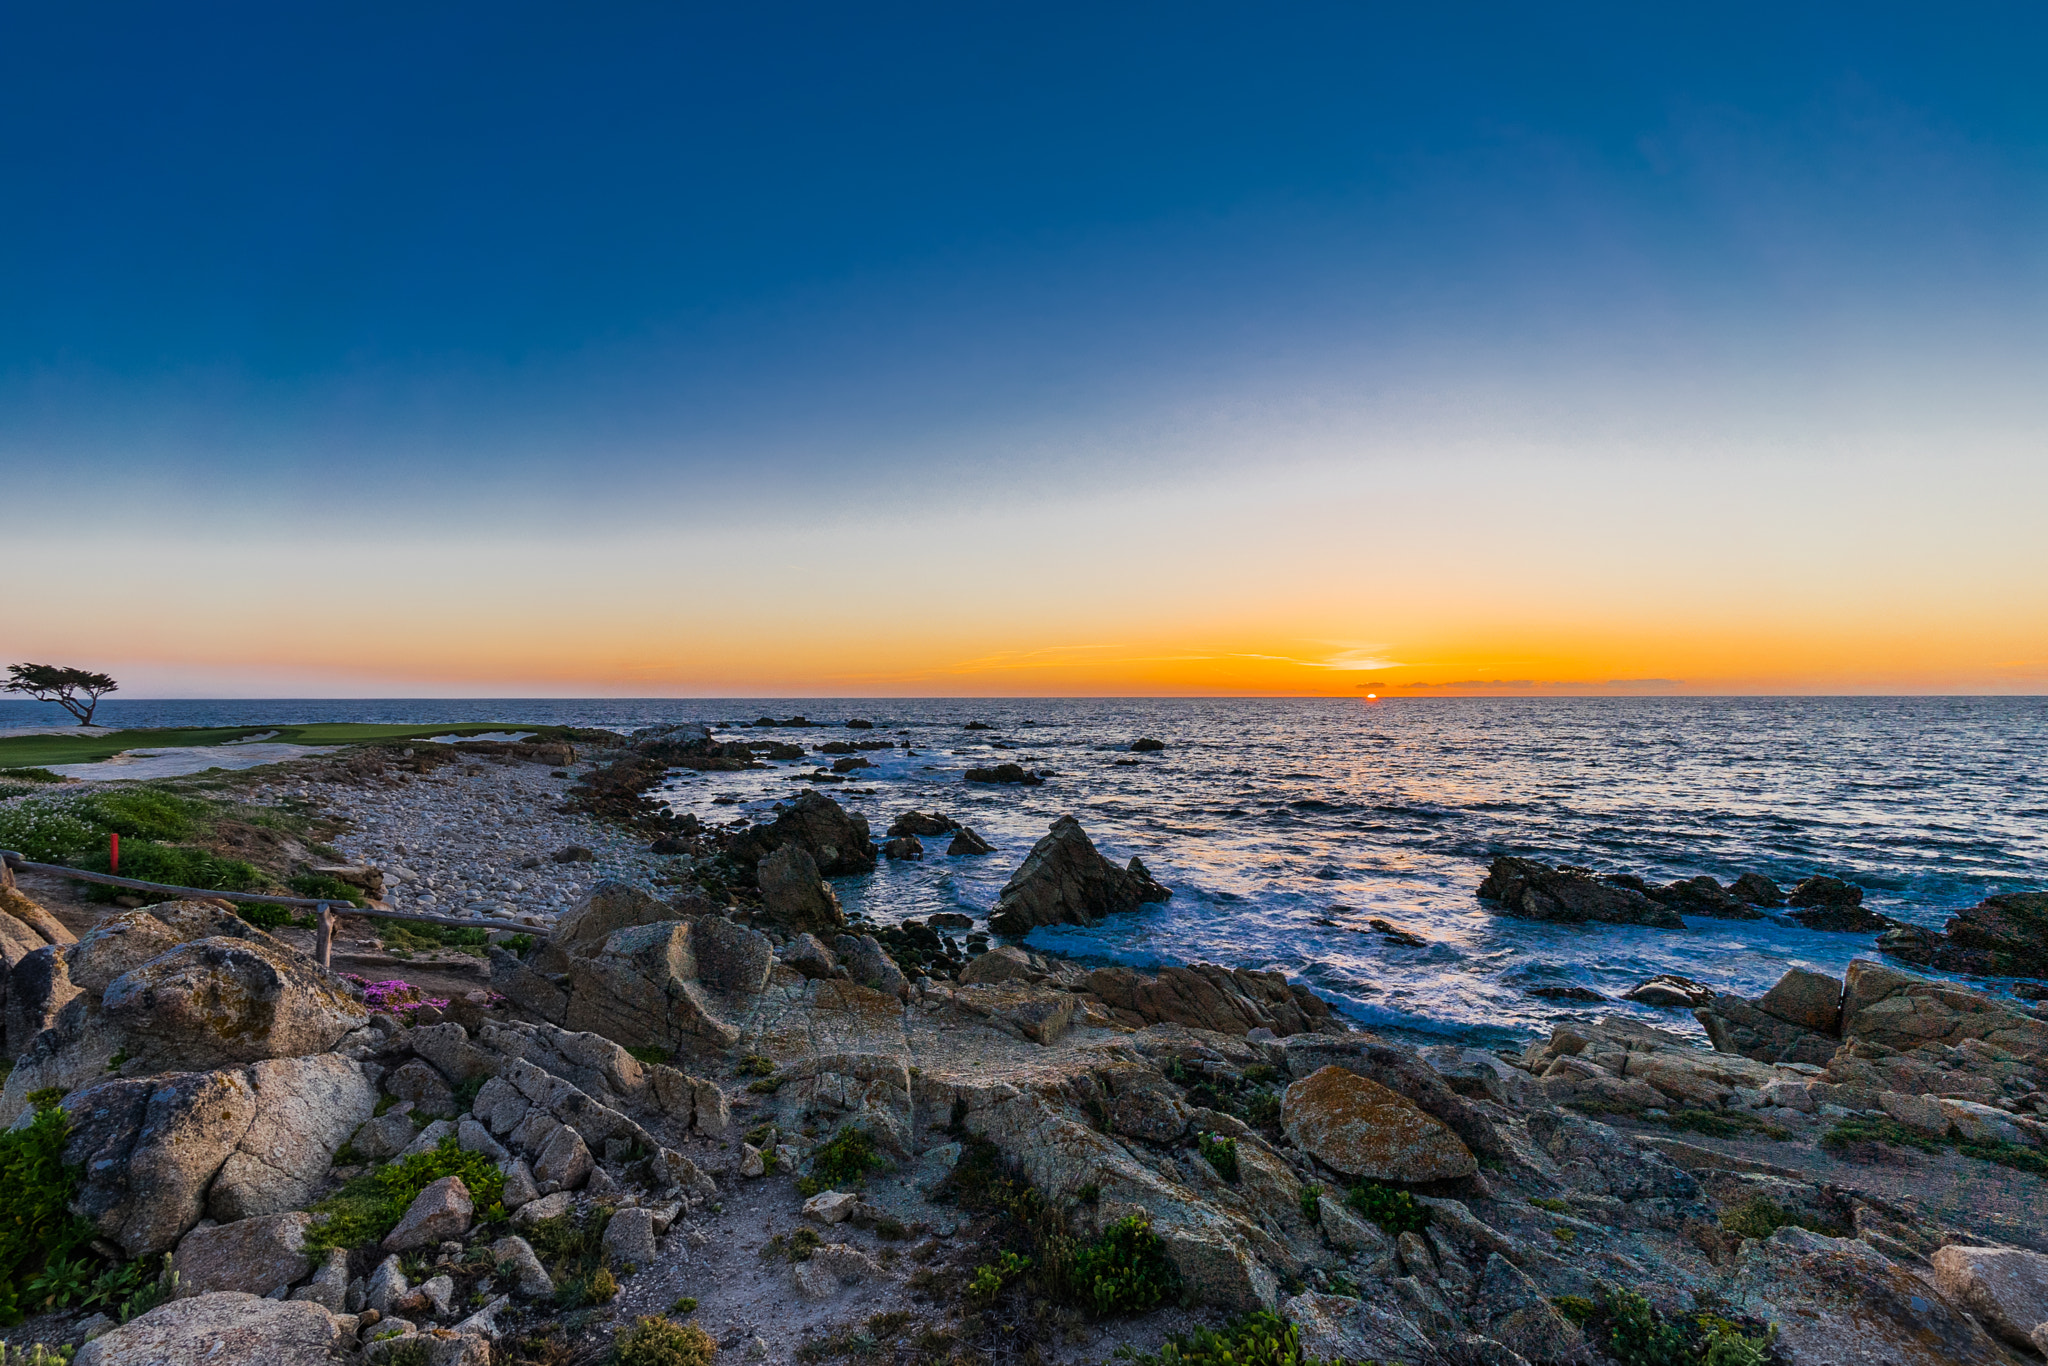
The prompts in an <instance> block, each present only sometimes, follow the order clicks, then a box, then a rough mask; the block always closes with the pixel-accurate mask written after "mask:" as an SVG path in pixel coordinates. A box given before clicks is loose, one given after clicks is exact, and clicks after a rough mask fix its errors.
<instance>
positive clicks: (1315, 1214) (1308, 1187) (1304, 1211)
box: [1301, 1181, 1323, 1224]
mask: <svg viewBox="0 0 2048 1366" xmlns="http://www.w3.org/2000/svg"><path fill="white" fill-rule="evenodd" d="M1301 1217H1302V1218H1304V1219H1306V1220H1308V1221H1309V1222H1310V1223H1311V1224H1313V1223H1315V1222H1317V1221H1318V1220H1320V1219H1321V1218H1322V1217H1323V1188H1322V1187H1321V1186H1319V1185H1317V1184H1316V1183H1315V1182H1313V1181H1307V1182H1303V1183H1302V1187H1301Z"/></svg>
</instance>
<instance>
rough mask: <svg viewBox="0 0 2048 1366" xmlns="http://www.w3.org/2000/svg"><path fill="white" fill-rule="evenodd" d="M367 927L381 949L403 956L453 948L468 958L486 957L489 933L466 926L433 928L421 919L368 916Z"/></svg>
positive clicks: (487, 954) (432, 925) (488, 946)
mask: <svg viewBox="0 0 2048 1366" xmlns="http://www.w3.org/2000/svg"><path fill="white" fill-rule="evenodd" d="M370 924H371V925H373V926H374V927H375V928H376V931H377V937H378V938H379V939H381V940H383V941H384V944H385V947H387V948H392V949H398V950H401V951H403V952H405V953H431V952H432V951H434V950H435V949H457V950H459V951H461V952H463V953H466V954H468V955H469V956H470V957H472V958H487V957H489V956H490V942H491V934H490V931H489V930H484V929H470V928H468V927H467V926H457V925H436V924H433V923H432V922H430V921H425V920H390V919H386V918H383V917H381V916H371V917H370Z"/></svg>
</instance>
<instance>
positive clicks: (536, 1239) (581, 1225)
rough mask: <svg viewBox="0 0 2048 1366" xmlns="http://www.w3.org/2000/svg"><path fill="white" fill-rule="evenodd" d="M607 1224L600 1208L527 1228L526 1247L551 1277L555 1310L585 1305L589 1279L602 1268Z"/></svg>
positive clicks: (607, 1217)
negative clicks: (553, 1285) (579, 1215)
mask: <svg viewBox="0 0 2048 1366" xmlns="http://www.w3.org/2000/svg"><path fill="white" fill-rule="evenodd" d="M610 1222H611V1211H609V1210H607V1209H605V1208H603V1207H602V1206H600V1207H598V1208H596V1209H593V1210H591V1211H589V1212H588V1213H587V1214H585V1215H583V1216H582V1217H580V1218H579V1217H577V1216H575V1215H573V1214H557V1215H555V1216H554V1217H553V1218H552V1219H540V1220H536V1221H535V1222H534V1223H533V1224H532V1225H530V1226H529V1227H528V1228H527V1230H526V1241H527V1243H528V1245H529V1246H531V1247H532V1248H533V1253H534V1255H535V1256H536V1257H538V1258H540V1259H541V1262H542V1263H543V1264H544V1265H545V1266H546V1267H547V1269H548V1274H549V1275H550V1276H552V1277H553V1278H554V1281H555V1287H556V1289H555V1303H556V1306H557V1307H558V1308H562V1309H575V1308H577V1307H579V1306H581V1305H583V1304H584V1303H586V1302H588V1300H589V1291H590V1289H591V1286H590V1283H589V1282H590V1278H591V1277H592V1276H593V1275H594V1274H595V1273H596V1272H597V1271H598V1270H599V1269H600V1268H601V1267H602V1266H603V1265H604V1229H605V1225H606V1224H609V1223H610Z"/></svg>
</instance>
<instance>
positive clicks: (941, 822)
mask: <svg viewBox="0 0 2048 1366" xmlns="http://www.w3.org/2000/svg"><path fill="white" fill-rule="evenodd" d="M959 828H960V822H958V821H956V820H954V819H953V818H952V817H950V816H941V815H937V814H933V815H929V816H928V815H926V814H925V813H924V812H922V811H906V812H904V813H903V814H902V815H900V816H898V817H897V818H896V819H895V820H893V821H891V822H890V823H889V832H888V833H889V838H891V839H894V838H896V837H897V836H898V835H923V836H926V837H927V838H929V837H930V836H933V835H950V834H951V833H953V832H954V831H955V830H958V829H959Z"/></svg>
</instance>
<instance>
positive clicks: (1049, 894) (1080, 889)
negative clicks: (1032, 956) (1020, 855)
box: [988, 816, 1173, 935]
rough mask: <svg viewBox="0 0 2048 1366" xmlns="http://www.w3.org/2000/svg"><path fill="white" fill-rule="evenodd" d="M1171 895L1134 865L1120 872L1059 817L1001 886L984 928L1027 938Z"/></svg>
mask: <svg viewBox="0 0 2048 1366" xmlns="http://www.w3.org/2000/svg"><path fill="white" fill-rule="evenodd" d="M1172 895H1173V893H1172V892H1170V891H1168V890H1167V889H1166V888H1165V887H1162V886H1160V885H1159V884H1158V883H1157V882H1155V881H1153V879H1152V875H1151V874H1150V873H1148V872H1147V871H1146V870H1145V865H1144V864H1143V863H1141V862H1139V861H1138V860H1137V859H1135V858H1133V859H1132V860H1131V861H1130V864H1129V865H1128V866H1127V867H1124V868H1119V867H1117V866H1116V865H1115V864H1114V863H1111V862H1110V861H1109V860H1108V859H1106V858H1104V857H1103V856H1102V855H1101V854H1099V853H1097V852H1096V849H1095V845H1094V842H1093V841H1091V840H1090V839H1089V838H1088V832H1087V831H1085V830H1083V829H1082V828H1081V822H1079V821H1077V820H1075V819H1074V818H1073V817H1072V816H1062V817H1060V818H1059V819H1058V820H1056V821H1054V822H1053V824H1052V830H1051V833H1049V834H1047V835H1046V836H1045V837H1044V838H1042V839H1040V840H1039V841H1038V843H1037V844H1035V845H1033V846H1032V847H1031V852H1030V853H1029V854H1027V855H1026V856H1025V858H1024V862H1023V864H1022V865H1021V866H1019V867H1018V869H1017V871H1016V872H1015V873H1014V874H1012V875H1011V877H1010V880H1009V882H1007V883H1005V884H1004V886H1003V890H1002V892H1001V893H1000V894H999V895H998V896H997V898H996V905H995V910H994V911H993V912H991V913H990V915H989V922H988V923H989V927H990V928H991V929H993V930H995V932H996V933H998V934H1009V935H1023V934H1028V933H1029V932H1030V931H1032V930H1033V929H1036V928H1037V927H1038V926H1040V925H1093V924H1094V923H1095V922H1097V921H1098V920H1101V919H1102V918H1103V917H1104V916H1108V915H1114V914H1116V913H1117V912H1119V911H1135V910H1136V909H1138V907H1139V906H1141V905H1143V904H1144V903H1146V902H1148V901H1165V900H1166V899H1167V898H1168V897H1170V896H1172Z"/></svg>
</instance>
